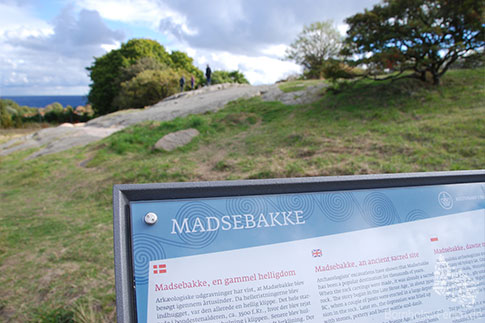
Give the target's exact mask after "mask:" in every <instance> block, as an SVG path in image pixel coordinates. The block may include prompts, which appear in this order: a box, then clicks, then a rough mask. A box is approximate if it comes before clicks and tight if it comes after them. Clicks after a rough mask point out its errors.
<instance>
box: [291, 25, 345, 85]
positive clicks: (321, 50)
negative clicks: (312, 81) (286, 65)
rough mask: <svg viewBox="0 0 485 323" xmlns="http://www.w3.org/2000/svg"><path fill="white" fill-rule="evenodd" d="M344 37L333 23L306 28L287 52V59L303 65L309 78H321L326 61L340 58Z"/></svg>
mask: <svg viewBox="0 0 485 323" xmlns="http://www.w3.org/2000/svg"><path fill="white" fill-rule="evenodd" d="M341 48H342V36H341V35H340V33H339V32H338V31H337V29H335V27H334V26H333V23H332V22H331V21H322V22H315V23H313V24H311V25H310V26H304V27H303V30H302V31H301V32H300V34H299V35H298V37H297V38H296V40H295V41H294V42H293V43H291V45H290V47H289V48H288V49H287V50H286V59H288V60H292V61H295V62H296V63H297V64H300V65H303V67H304V68H305V73H306V75H307V77H309V78H321V77H322V67H323V64H324V62H325V61H327V60H329V59H335V58H337V57H338V55H339V52H340V50H341Z"/></svg>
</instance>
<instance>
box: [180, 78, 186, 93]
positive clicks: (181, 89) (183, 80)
mask: <svg viewBox="0 0 485 323" xmlns="http://www.w3.org/2000/svg"><path fill="white" fill-rule="evenodd" d="M184 85H185V77H184V76H183V75H182V77H181V78H180V92H183V91H184Z"/></svg>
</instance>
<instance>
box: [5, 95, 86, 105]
mask: <svg viewBox="0 0 485 323" xmlns="http://www.w3.org/2000/svg"><path fill="white" fill-rule="evenodd" d="M0 99H9V100H12V101H15V102H17V104H18V105H20V106H23V105H26V106H29V107H32V108H44V107H46V106H47V105H49V104H51V103H54V102H59V103H60V104H62V106H63V107H67V106H68V105H70V106H71V107H73V108H76V107H77V106H79V105H86V104H87V103H88V98H87V97H86V96H85V95H38V96H30V95H29V96H1V97H0Z"/></svg>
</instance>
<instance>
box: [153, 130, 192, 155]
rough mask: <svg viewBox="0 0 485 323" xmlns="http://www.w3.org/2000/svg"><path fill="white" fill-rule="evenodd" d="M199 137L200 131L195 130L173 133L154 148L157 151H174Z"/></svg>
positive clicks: (164, 137)
mask: <svg viewBox="0 0 485 323" xmlns="http://www.w3.org/2000/svg"><path fill="white" fill-rule="evenodd" d="M198 135H199V131H198V130H197V129H193V128H191V129H185V130H180V131H177V132H172V133H169V134H168V135H165V136H163V137H162V138H161V139H160V140H158V141H157V143H156V144H155V146H153V148H154V149H157V150H165V151H172V150H174V149H177V148H179V147H182V146H185V145H186V144H188V143H189V142H191V141H192V139H194V138H195V137H197V136H198Z"/></svg>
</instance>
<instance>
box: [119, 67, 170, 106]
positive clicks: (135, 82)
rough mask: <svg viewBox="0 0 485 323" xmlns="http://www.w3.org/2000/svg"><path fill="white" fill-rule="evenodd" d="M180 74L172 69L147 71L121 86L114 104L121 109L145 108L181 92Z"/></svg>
mask: <svg viewBox="0 0 485 323" xmlns="http://www.w3.org/2000/svg"><path fill="white" fill-rule="evenodd" d="M178 81H179V74H178V73H177V72H176V71H175V70H173V69H171V68H167V69H165V70H146V71H143V72H141V73H139V74H137V75H136V76H135V77H134V78H132V79H130V80H129V81H126V82H123V83H122V84H121V90H120V92H119V94H118V95H117V97H116V98H115V100H114V104H115V105H116V106H118V107H120V108H121V109H128V108H143V107H145V106H148V105H152V104H155V103H157V102H159V101H160V99H161V98H165V97H167V96H170V95H172V94H175V93H176V92H178V91H179V83H178Z"/></svg>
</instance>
